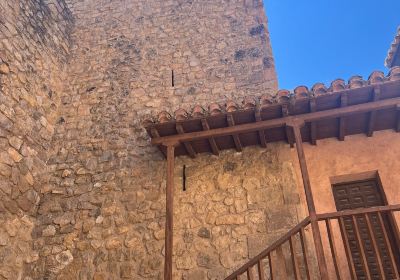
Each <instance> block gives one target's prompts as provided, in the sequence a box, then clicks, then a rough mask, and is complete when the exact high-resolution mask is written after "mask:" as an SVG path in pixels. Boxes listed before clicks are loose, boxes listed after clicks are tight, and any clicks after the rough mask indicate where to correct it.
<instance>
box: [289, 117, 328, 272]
mask: <svg viewBox="0 0 400 280" xmlns="http://www.w3.org/2000/svg"><path fill="white" fill-rule="evenodd" d="M287 126H291V127H292V128H293V134H294V138H295V141H296V150H297V155H298V157H299V163H300V170H301V175H302V177H303V184H304V191H305V195H306V201H307V207H308V212H309V215H310V221H311V228H312V234H313V239H314V245H315V250H316V254H317V260H318V267H319V272H320V276H321V279H322V280H328V279H329V278H328V269H327V266H326V261H325V256H324V248H323V246H322V239H321V232H320V229H319V226H318V219H317V214H316V210H315V203H314V198H313V194H312V190H311V183H310V176H309V174H308V169H307V163H306V158H305V154H304V148H303V140H302V138H301V132H300V127H302V126H304V122H303V121H302V120H296V119H293V120H292V122H290V123H287Z"/></svg>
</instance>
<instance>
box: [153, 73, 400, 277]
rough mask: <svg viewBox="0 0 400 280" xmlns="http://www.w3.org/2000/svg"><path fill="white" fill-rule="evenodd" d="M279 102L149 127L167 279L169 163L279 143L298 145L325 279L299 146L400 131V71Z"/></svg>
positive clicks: (181, 114)
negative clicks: (161, 179) (156, 151)
mask: <svg viewBox="0 0 400 280" xmlns="http://www.w3.org/2000/svg"><path fill="white" fill-rule="evenodd" d="M276 101H277V103H273V102H272V101H271V100H270V99H268V98H261V100H260V101H257V100H256V101H255V102H253V101H249V100H248V99H245V101H244V104H243V105H244V108H243V109H239V108H238V106H237V105H236V104H235V103H233V102H228V103H227V106H226V109H225V110H222V109H221V107H220V106H218V105H216V104H211V105H210V110H209V112H208V114H206V113H205V112H204V111H202V109H201V108H200V107H198V106H196V107H195V108H194V111H193V115H192V116H193V117H191V118H190V117H189V116H188V114H187V113H186V112H185V111H183V110H178V111H177V112H176V119H175V120H171V119H170V116H169V115H168V114H167V113H165V112H163V113H161V114H160V115H159V121H160V122H159V123H149V122H147V123H146V130H147V131H148V133H149V135H150V136H151V137H152V140H151V142H152V144H153V145H157V146H158V147H159V148H160V150H161V152H162V153H163V154H164V155H165V156H166V158H167V187H166V226H165V269H164V279H165V280H172V248H173V199H174V184H173V182H174V178H173V176H174V158H175V157H176V156H180V155H188V156H190V157H195V156H196V155H197V154H199V153H204V152H208V153H213V154H216V155H218V154H219V152H220V150H224V149H232V148H234V149H236V150H237V151H241V150H242V149H243V147H246V146H253V145H261V146H263V147H266V146H267V145H268V143H271V142H277V141H287V142H288V143H289V144H290V145H291V146H294V144H295V146H296V149H297V154H298V159H299V163H300V168H301V174H302V178H303V184H304V191H305V195H306V202H307V207H308V211H309V218H310V224H311V227H312V232H313V240H314V245H315V248H316V255H317V260H318V265H319V272H320V275H321V278H322V279H328V270H327V265H326V263H325V258H324V253H323V246H322V240H321V234H320V230H319V227H318V217H317V213H316V210H315V204H314V198H313V193H312V190H311V185H310V179H309V174H308V170H307V164H306V159H305V155H304V149H303V142H310V143H312V144H314V145H316V144H317V140H318V139H324V138H331V137H337V138H338V139H339V140H344V139H345V136H347V135H353V134H360V133H365V134H366V135H367V136H372V135H373V133H374V131H378V130H386V129H394V130H395V131H397V132H399V131H400V69H399V68H396V69H394V70H392V72H391V74H390V76H389V77H384V76H383V73H380V72H374V73H373V74H372V75H371V76H370V79H369V81H363V80H362V79H360V77H356V78H354V79H351V80H350V83H349V84H348V85H346V84H344V82H343V81H342V80H337V81H335V82H333V83H332V85H331V87H330V88H329V89H327V88H325V87H324V86H323V85H321V84H317V85H316V86H314V87H313V89H312V90H311V91H310V90H308V89H307V88H306V87H298V88H296V89H295V91H294V93H290V92H288V91H280V92H278V96H277V99H276Z"/></svg>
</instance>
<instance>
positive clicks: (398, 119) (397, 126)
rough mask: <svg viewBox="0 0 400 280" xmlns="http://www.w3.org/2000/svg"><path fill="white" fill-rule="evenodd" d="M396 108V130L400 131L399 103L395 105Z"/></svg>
mask: <svg viewBox="0 0 400 280" xmlns="http://www.w3.org/2000/svg"><path fill="white" fill-rule="evenodd" d="M396 110H397V124H396V132H400V103H399V104H397V105H396Z"/></svg>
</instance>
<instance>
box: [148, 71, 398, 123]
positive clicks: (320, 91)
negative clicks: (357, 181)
mask: <svg viewBox="0 0 400 280" xmlns="http://www.w3.org/2000/svg"><path fill="white" fill-rule="evenodd" d="M396 80H400V66H396V67H393V68H392V69H391V71H390V73H389V75H388V76H385V75H384V73H383V72H381V71H374V72H372V73H371V75H370V76H369V78H368V80H364V79H363V78H362V77H361V76H353V77H351V78H350V79H349V81H348V83H346V82H345V81H344V80H343V79H336V80H334V81H333V82H332V83H331V85H330V86H329V87H326V86H325V85H324V84H323V83H316V84H315V85H314V86H312V87H311V89H308V88H307V87H306V86H298V87H296V88H295V89H294V90H293V91H289V90H285V89H281V90H279V91H278V92H277V93H276V94H275V96H271V95H262V96H261V97H259V98H255V97H252V96H246V97H245V98H244V99H243V101H242V102H241V104H239V103H238V102H236V101H234V100H228V101H227V102H226V103H225V104H224V106H222V105H221V104H218V103H215V102H214V103H210V104H209V106H208V110H206V109H205V108H204V107H202V106H200V105H195V106H194V107H193V108H192V110H191V112H187V111H186V110H185V109H182V108H180V109H178V110H176V111H175V113H174V114H173V115H174V117H172V114H170V113H169V112H166V111H162V112H160V113H159V114H158V115H157V117H152V118H148V119H146V120H145V121H144V125H145V127H149V126H151V125H152V124H155V123H160V124H162V123H167V122H171V121H178V122H179V121H184V120H187V119H196V118H203V117H207V116H217V115H220V114H223V113H232V112H235V111H239V110H250V109H254V108H255V107H257V106H259V107H260V109H264V108H266V107H268V106H271V105H274V104H279V103H287V102H289V101H292V100H294V101H295V100H297V99H306V98H314V97H318V96H320V95H326V94H332V93H335V92H339V91H344V90H350V89H356V88H360V87H365V86H370V85H375V84H379V83H383V82H386V81H396Z"/></svg>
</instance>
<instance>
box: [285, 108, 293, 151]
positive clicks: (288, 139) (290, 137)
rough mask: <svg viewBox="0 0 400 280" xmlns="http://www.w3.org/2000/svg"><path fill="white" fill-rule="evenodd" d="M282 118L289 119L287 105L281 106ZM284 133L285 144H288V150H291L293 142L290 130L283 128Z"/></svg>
mask: <svg viewBox="0 0 400 280" xmlns="http://www.w3.org/2000/svg"><path fill="white" fill-rule="evenodd" d="M282 116H283V117H289V105H288V104H282ZM285 131H286V139H287V142H288V143H289V145H290V148H293V147H294V140H293V135H292V130H291V129H290V128H289V127H285Z"/></svg>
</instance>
